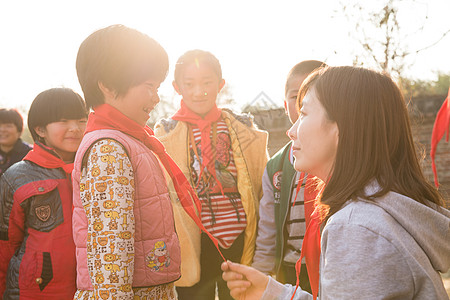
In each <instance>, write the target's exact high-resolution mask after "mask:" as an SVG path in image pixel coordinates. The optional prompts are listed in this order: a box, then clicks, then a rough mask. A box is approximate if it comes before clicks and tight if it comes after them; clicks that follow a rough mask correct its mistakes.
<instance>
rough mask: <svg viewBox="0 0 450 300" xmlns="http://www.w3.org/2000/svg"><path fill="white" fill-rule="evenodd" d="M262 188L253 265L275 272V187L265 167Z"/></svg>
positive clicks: (258, 268) (267, 272) (269, 272)
mask: <svg viewBox="0 0 450 300" xmlns="http://www.w3.org/2000/svg"><path fill="white" fill-rule="evenodd" d="M262 188H263V196H262V198H261V201H260V203H259V222H258V234H257V236H256V249H255V255H254V257H253V263H252V267H253V268H255V269H257V270H259V271H261V272H263V273H265V274H273V273H274V272H275V270H274V269H275V254H276V248H275V242H276V234H277V229H276V225H275V205H274V198H273V188H272V183H271V181H270V178H269V175H268V173H267V168H266V169H264V174H263V177H262Z"/></svg>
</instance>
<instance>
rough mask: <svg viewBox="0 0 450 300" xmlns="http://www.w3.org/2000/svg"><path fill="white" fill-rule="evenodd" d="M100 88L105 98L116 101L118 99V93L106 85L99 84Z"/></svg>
mask: <svg viewBox="0 0 450 300" xmlns="http://www.w3.org/2000/svg"><path fill="white" fill-rule="evenodd" d="M98 88H99V89H100V91H102V93H103V97H104V98H105V100H106V99H115V98H116V97H117V93H116V91H114V90H112V89H110V88H108V87H107V86H106V85H104V84H103V82H100V81H99V82H98Z"/></svg>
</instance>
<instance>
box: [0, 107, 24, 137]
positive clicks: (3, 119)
mask: <svg viewBox="0 0 450 300" xmlns="http://www.w3.org/2000/svg"><path fill="white" fill-rule="evenodd" d="M6 123H13V124H14V125H15V126H16V128H17V131H18V132H22V130H23V118H22V115H21V114H20V113H19V112H18V111H17V109H14V108H9V109H8V108H1V109H0V124H6Z"/></svg>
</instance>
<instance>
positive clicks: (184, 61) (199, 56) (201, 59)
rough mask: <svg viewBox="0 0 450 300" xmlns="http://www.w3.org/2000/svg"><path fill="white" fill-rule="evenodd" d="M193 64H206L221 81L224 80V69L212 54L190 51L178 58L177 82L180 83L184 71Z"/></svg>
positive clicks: (196, 50) (176, 66) (202, 51)
mask: <svg viewBox="0 0 450 300" xmlns="http://www.w3.org/2000/svg"><path fill="white" fill-rule="evenodd" d="M192 63H197V64H200V63H206V64H207V65H209V66H210V67H211V68H212V69H213V71H214V73H216V75H217V77H218V78H219V80H222V67H221V66H220V62H219V60H218V59H217V57H215V56H214V55H213V54H212V53H211V52H208V51H204V50H199V49H195V50H189V51H187V52H185V53H184V54H183V55H181V56H180V58H178V61H177V63H176V65H175V76H174V77H175V82H176V83H179V80H180V79H181V76H182V75H183V71H184V69H185V68H186V67H187V66H189V65H190V64H192Z"/></svg>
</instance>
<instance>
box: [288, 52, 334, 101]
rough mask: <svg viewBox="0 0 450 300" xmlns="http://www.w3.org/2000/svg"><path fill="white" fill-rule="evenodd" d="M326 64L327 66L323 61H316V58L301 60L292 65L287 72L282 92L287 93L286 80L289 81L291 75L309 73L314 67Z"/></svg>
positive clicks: (322, 66) (321, 66)
mask: <svg viewBox="0 0 450 300" xmlns="http://www.w3.org/2000/svg"><path fill="white" fill-rule="evenodd" d="M326 66H327V64H326V63H324V62H322V61H318V60H304V61H302V62H299V63H298V64H296V65H295V66H294V67H292V69H291V70H290V71H289V73H288V76H287V79H286V85H285V88H284V93H285V94H287V92H288V90H287V89H288V82H289V79H291V78H292V77H294V76H298V75H309V74H310V73H312V72H313V71H314V70H315V69H318V68H324V67H326ZM299 88H300V87H299Z"/></svg>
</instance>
